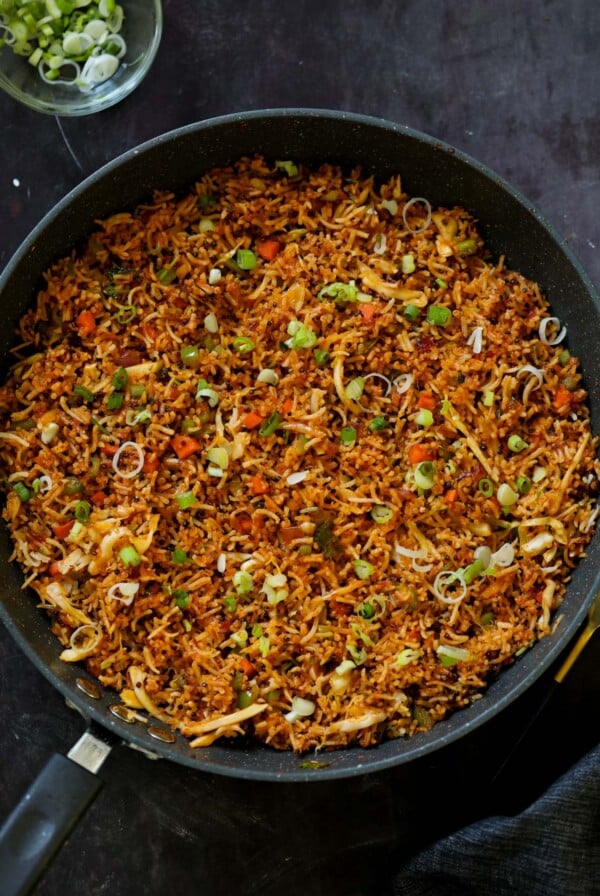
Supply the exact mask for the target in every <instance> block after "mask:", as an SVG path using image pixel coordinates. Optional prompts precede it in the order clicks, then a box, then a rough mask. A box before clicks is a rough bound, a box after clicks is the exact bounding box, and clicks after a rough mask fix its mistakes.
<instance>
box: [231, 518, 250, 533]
mask: <svg viewBox="0 0 600 896" xmlns="http://www.w3.org/2000/svg"><path fill="white" fill-rule="evenodd" d="M231 525H232V526H233V528H234V529H235V531H236V532H240V533H241V534H242V535H248V533H249V532H252V517H251V516H250V515H249V514H248V513H238V514H237V516H234V517H232V518H231Z"/></svg>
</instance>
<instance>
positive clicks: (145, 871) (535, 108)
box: [0, 0, 600, 896]
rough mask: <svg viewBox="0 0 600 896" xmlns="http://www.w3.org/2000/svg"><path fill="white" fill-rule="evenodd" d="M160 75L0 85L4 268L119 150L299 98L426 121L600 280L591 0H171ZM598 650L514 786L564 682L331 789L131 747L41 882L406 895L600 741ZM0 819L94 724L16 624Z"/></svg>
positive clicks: (0, 260) (597, 58) (0, 252)
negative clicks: (22, 91) (5, 92)
mask: <svg viewBox="0 0 600 896" xmlns="http://www.w3.org/2000/svg"><path fill="white" fill-rule="evenodd" d="M164 7H165V32H164V37H163V43H162V46H161V48H160V50H159V54H158V57H157V60H156V62H155V64H154V67H153V68H152V70H151V72H150V74H149V76H148V78H147V80H146V81H145V83H144V84H143V85H142V86H141V87H140V88H139V89H138V90H137V91H136V92H135V93H134V94H133V95H132V96H131V97H130V98H128V99H127V100H125V101H124V102H123V103H122V104H121V105H119V106H117V107H115V108H114V109H112V110H108V111H107V112H103V113H100V114H99V115H97V116H95V117H91V118H85V119H73V120H66V119H65V120H62V121H61V122H60V123H59V122H57V121H56V120H54V119H53V118H47V117H43V116H38V115H35V114H34V113H33V112H30V111H29V110H27V109H25V108H21V107H19V106H18V105H17V104H16V103H15V102H14V101H13V100H11V99H10V98H8V97H5V96H0V110H1V112H2V121H3V132H2V140H1V142H0V154H1V162H2V164H1V165H0V171H2V177H1V180H0V265H2V266H4V265H5V264H6V262H7V261H8V259H9V258H10V256H11V254H12V252H13V251H14V250H15V248H16V247H17V245H18V244H19V242H20V241H21V240H22V239H23V238H24V237H25V236H26V235H27V233H28V232H29V231H30V230H31V228H32V227H33V226H34V225H35V224H36V223H37V221H38V220H39V218H40V217H41V216H42V215H43V214H44V213H45V212H46V211H48V210H49V209H51V208H52V206H53V205H54V203H55V202H57V201H58V200H59V199H60V198H61V197H62V196H63V195H64V194H65V192H67V191H68V190H69V189H70V188H71V187H73V186H75V185H76V184H77V183H79V182H80V181H81V179H82V178H83V177H84V176H86V175H87V174H89V173H91V172H92V171H93V170H95V169H96V168H97V167H98V166H100V165H101V164H103V163H104V162H106V161H108V160H110V159H112V158H114V157H115V156H117V155H119V154H120V153H121V152H123V151H125V150H127V149H129V148H131V147H132V146H134V145H136V144H138V143H140V142H141V141H143V140H145V139H147V138H149V137H152V136H154V135H156V134H159V133H161V132H164V131H167V130H169V129H171V128H174V127H178V126H180V125H184V124H187V123H189V122H192V121H194V120H198V119H203V118H207V117H210V116H214V115H220V114H224V113H228V112H236V111H241V110H244V109H257V108H268V107H282V106H308V107H321V108H336V109H344V110H350V111H355V112H361V113H366V114H371V115H377V116H381V117H385V118H389V119H392V120H394V121H397V122H401V123H403V124H407V125H410V126H412V127H415V128H417V129H421V130H424V131H426V132H429V133H430V134H433V135H434V136H436V137H439V138H441V139H443V140H445V141H447V142H449V143H452V144H454V145H456V146H457V147H458V148H460V149H462V150H464V151H466V152H468V153H470V154H471V155H472V156H474V157H476V158H478V159H480V160H481V161H482V162H484V163H485V164H487V165H489V166H490V167H491V168H493V169H495V170H496V171H498V172H499V173H500V174H501V175H502V176H504V177H506V178H507V179H508V180H510V181H511V182H512V183H513V184H514V185H515V186H516V187H517V188H518V189H520V190H521V192H523V193H524V194H525V195H526V196H527V197H528V198H529V199H530V200H531V201H532V202H533V203H534V204H535V205H537V206H538V208H539V209H540V210H541V212H542V213H543V214H544V215H545V216H546V218H547V219H548V220H549V221H550V222H551V223H552V224H553V225H554V227H555V228H556V229H557V230H558V232H559V233H560V234H561V235H563V236H564V237H565V238H566V240H567V241H568V243H569V245H570V246H571V247H572V249H573V250H574V251H575V252H576V254H577V255H578V256H579V258H580V259H581V260H582V262H583V264H584V266H585V267H586V268H587V270H588V272H589V274H590V276H591V278H592V280H593V281H594V282H595V284H596V285H597V286H598V285H600V254H599V252H598V248H597V247H598V245H600V243H599V241H600V232H599V224H598V217H597V209H598V207H599V204H600V203H599V199H600V164H599V162H598V158H599V150H600V87H599V85H600V54H599V53H598V49H597V48H598V45H599V43H600V7H599V6H597V4H596V3H594V2H592V0H585V2H583V0H580V2H571V3H570V4H564V3H558V2H554V0H551V2H539V3H534V2H523V3H520V4H519V3H516V2H508V0H504V2H497V3H493V4H492V3H489V2H486V0H472V2H470V3H469V4H456V3H448V2H432V0H429V2H416V0H415V2H403V3H397V2H395V0H386V2H375V0H371V2H369V0H362V2H357V0H346V2H344V3H342V2H337V0H336V2H326V3H323V2H320V3H318V2H314V0H310V2H298V3H296V4H294V5H283V4H276V3H274V2H271V0H257V2H254V3H252V4H239V3H229V2H226V0H225V2H219V3H217V2H216V0H209V2H205V3H202V4H197V3H195V2H192V0H178V2H174V0H173V2H170V3H169V2H167V3H165V4H164ZM599 650H600V644H599V643H598V638H597V637H596V639H595V640H593V641H592V643H591V645H590V647H589V649H588V650H587V651H586V654H585V655H584V657H583V659H582V661H581V663H580V664H579V665H578V666H577V667H576V668H575V670H574V671H573V672H572V673H571V675H570V677H569V678H568V679H567V681H566V682H565V683H564V684H563V685H562V686H561V689H560V690H559V691H558V692H557V693H556V694H555V695H554V696H553V698H552V700H551V702H550V703H549V705H548V707H547V709H546V712H545V713H544V714H543V716H542V718H541V719H540V723H539V726H538V727H537V728H536V734H535V737H534V739H533V741H531V742H530V743H529V745H528V747H527V749H526V751H525V753H524V755H523V756H522V759H521V762H520V765H519V767H517V768H516V769H514V770H513V775H512V776H511V782H512V785H511V786H510V787H508V788H505V789H503V791H502V794H501V796H498V795H497V794H496V793H495V792H494V791H493V790H492V789H491V787H490V784H489V782H490V778H491V775H492V772H493V769H494V768H495V767H496V765H497V763H498V762H499V761H500V760H501V757H502V755H503V754H504V752H505V751H506V749H507V748H508V745H509V744H510V743H511V742H512V741H514V740H515V739H516V738H518V736H519V733H520V731H521V730H522V729H523V727H524V726H525V725H526V724H527V721H528V719H529V718H530V717H531V716H532V715H533V714H534V713H535V711H536V708H537V706H538V704H539V703H540V701H541V700H542V699H543V698H544V696H545V694H546V692H547V689H548V686H549V682H550V676H548V675H546V676H544V678H543V679H542V680H541V681H540V682H539V683H538V684H537V685H536V686H535V687H534V688H533V689H532V691H531V692H530V693H528V694H527V695H526V696H525V697H523V698H521V699H520V700H519V701H518V702H517V704H516V705H515V706H513V707H512V708H511V709H510V710H508V711H506V712H505V713H504V714H503V715H501V716H500V717H499V718H498V719H496V720H494V721H493V722H491V723H489V725H487V726H486V727H485V728H484V729H482V730H480V731H479V732H475V733H474V735H472V736H471V737H470V738H469V739H467V740H466V741H463V742H462V743H461V744H458V745H454V746H452V747H449V748H448V749H447V750H445V751H444V752H442V753H438V754H436V755H435V756H434V757H433V758H429V759H424V760H420V761H419V762H418V763H416V764H415V765H414V766H413V767H411V768H410V770H407V769H404V770H403V769H398V770H397V771H395V772H388V773H385V774H381V775H378V776H370V777H363V778H358V779H354V780H352V781H346V782H340V783H339V784H336V783H335V782H331V783H324V784H321V785H319V784H317V783H315V784H307V785H302V784H296V785H292V784H290V785H277V784H257V783H252V782H243V781H242V782H239V781H233V780H229V779H222V778H217V777H212V776H209V775H199V774H198V773H195V772H193V771H191V770H189V769H184V768H181V767H177V766H174V765H171V764H167V763H164V762H151V761H150V760H148V759H146V758H145V757H144V756H142V755H141V754H139V753H136V752H133V751H130V750H127V749H125V748H118V749H117V750H115V751H114V753H113V754H112V755H111V757H110V758H109V760H108V762H107V764H106V766H105V767H104V769H103V771H102V777H103V779H104V780H105V782H106V783H105V787H104V790H103V792H102V793H101V794H100V797H99V798H98V800H97V802H96V803H95V805H94V806H93V807H92V809H91V810H90V812H89V813H88V815H87V816H86V818H85V819H84V821H83V823H82V824H81V825H80V827H79V828H78V829H77V830H76V831H75V832H74V834H73V835H72V836H71V838H70V840H69V842H68V843H67V845H66V847H65V848H64V849H63V850H62V852H61V854H60V855H59V857H58V859H57V860H56V862H55V863H54V865H53V866H52V868H51V869H50V870H49V871H48V873H47V875H46V877H45V879H44V880H43V881H42V882H41V883H40V885H39V886H38V889H37V892H38V893H39V894H40V896H57V894H59V893H61V894H62V893H63V892H66V891H69V892H74V893H80V892H81V893H84V892H85V893H91V894H94V896H95V894H109V893H110V894H111V896H130V894H131V896H137V894H144V893H150V892H152V893H155V894H159V896H162V894H167V893H169V894H170V893H179V892H182V893H183V892H187V891H188V890H190V891H192V892H194V891H197V892H201V893H207V894H211V896H212V894H215V896H220V894H254V893H257V894H258V893H260V894H265V896H279V894H288V896H295V894H298V896H299V894H311V896H312V894H314V896H320V894H332V896H337V894H338V893H339V894H342V893H344V894H345V896H363V894H364V896H369V894H371V893H373V894H375V893H387V892H389V891H390V885H391V878H392V875H393V870H394V868H396V867H397V866H398V865H399V862H400V859H401V858H403V857H405V856H407V855H410V854H411V853H412V852H414V851H415V850H416V849H417V848H418V847H419V846H421V845H422V844H424V843H426V842H428V841H430V840H431V839H432V838H434V837H436V836H438V835H440V834H441V833H445V832H448V831H451V830H455V829H456V828H457V827H458V826H459V825H461V824H463V823H464V822H466V821H470V820H473V819H474V818H476V817H478V816H480V815H483V814H488V813H490V812H492V811H496V810H497V809H498V808H501V809H502V808H504V809H506V810H507V811H514V810H515V809H517V808H519V807H520V806H522V805H524V804H526V803H527V802H529V801H530V800H531V799H532V798H534V797H535V796H536V795H537V794H538V793H539V792H540V791H541V790H542V789H543V788H545V787H546V786H547V785H548V784H549V783H550V782H551V781H553V780H554V779H555V778H556V777H557V776H558V775H559V774H560V773H561V772H562V771H564V770H565V769H566V768H568V766H569V765H570V764H571V763H572V762H573V761H574V760H575V759H577V758H578V757H579V756H580V755H582V754H583V752H585V750H586V749H587V748H588V747H589V746H591V744H592V743H594V742H595V741H597V739H598V709H597V706H598V699H599V697H600V673H599V671H598V670H599V661H600V653H599ZM0 694H1V706H2V712H3V722H4V724H3V726H2V729H1V730H0V760H1V762H0V816H4V815H5V814H6V812H7V811H8V810H9V809H10V807H11V806H12V804H13V803H14V802H15V800H16V799H17V798H18V796H19V794H20V792H21V791H22V789H23V788H24V787H25V786H26V785H27V783H28V782H29V780H30V779H31V778H32V776H33V775H34V774H35V773H36V771H37V770H38V769H39V768H40V767H41V765H42V764H43V762H44V759H45V757H47V756H48V754H49V753H50V752H51V751H52V750H59V751H66V750H68V748H69V747H70V745H71V743H72V742H73V741H74V740H75V739H76V738H77V737H78V735H79V733H80V732H81V728H82V725H81V722H80V720H79V719H78V718H77V716H76V715H74V714H73V713H72V712H71V711H70V710H68V709H67V708H66V707H65V705H64V703H63V701H62V699H61V698H60V696H59V695H58V694H57V693H56V692H54V691H53V690H52V688H51V687H50V686H49V685H48V684H47V683H46V681H45V680H44V679H42V678H41V676H40V675H39V674H38V673H37V672H36V671H35V670H34V669H33V668H32V667H31V666H30V665H29V663H28V661H27V660H25V659H24V658H23V656H22V654H21V653H20V651H19V650H18V648H17V647H16V646H15V645H14V644H13V642H12V641H11V640H10V638H9V637H8V635H7V634H6V633H5V632H4V631H2V632H0Z"/></svg>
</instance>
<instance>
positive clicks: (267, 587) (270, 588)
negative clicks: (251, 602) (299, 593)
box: [261, 572, 289, 606]
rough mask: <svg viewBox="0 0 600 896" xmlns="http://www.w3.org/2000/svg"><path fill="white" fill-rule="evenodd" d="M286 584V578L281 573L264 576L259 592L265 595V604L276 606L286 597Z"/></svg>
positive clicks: (287, 591) (287, 592)
mask: <svg viewBox="0 0 600 896" xmlns="http://www.w3.org/2000/svg"><path fill="white" fill-rule="evenodd" d="M286 583H287V576H286V575H285V574H284V573H282V572H280V573H276V574H275V575H269V576H265V581H264V582H263V586H262V588H261V592H262V593H263V594H266V596H267V602H268V603H270V604H271V605H272V606H276V605H277V604H278V603H280V602H281V601H282V600H285V599H286V597H287V596H288V594H289V590H288V588H287V585H286Z"/></svg>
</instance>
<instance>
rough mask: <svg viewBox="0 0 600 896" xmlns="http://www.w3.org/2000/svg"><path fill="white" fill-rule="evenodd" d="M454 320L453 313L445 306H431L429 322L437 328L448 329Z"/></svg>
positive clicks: (428, 310) (428, 315) (428, 313)
mask: <svg viewBox="0 0 600 896" xmlns="http://www.w3.org/2000/svg"><path fill="white" fill-rule="evenodd" d="M451 320H452V311H451V310H450V308H446V307H445V305H430V306H429V308H428V309H427V322H428V323H430V324H435V326H436V327H447V326H448V324H449V323H450V321H451Z"/></svg>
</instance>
